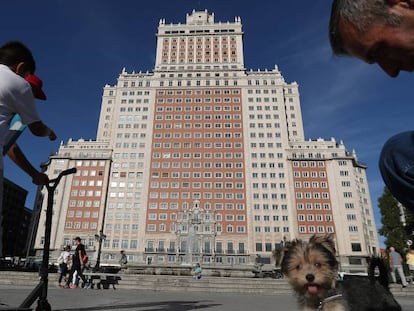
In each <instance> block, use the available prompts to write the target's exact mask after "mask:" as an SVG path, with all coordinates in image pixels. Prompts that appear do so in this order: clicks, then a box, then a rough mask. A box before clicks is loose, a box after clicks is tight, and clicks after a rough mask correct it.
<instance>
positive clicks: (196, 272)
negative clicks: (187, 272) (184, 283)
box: [193, 262, 203, 280]
mask: <svg viewBox="0 0 414 311" xmlns="http://www.w3.org/2000/svg"><path fill="white" fill-rule="evenodd" d="M202 272H203V268H201V265H200V263H199V262H197V264H196V266H195V269H194V275H193V278H194V279H196V280H199V279H201V273H202Z"/></svg>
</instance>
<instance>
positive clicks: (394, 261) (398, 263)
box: [388, 246, 407, 288]
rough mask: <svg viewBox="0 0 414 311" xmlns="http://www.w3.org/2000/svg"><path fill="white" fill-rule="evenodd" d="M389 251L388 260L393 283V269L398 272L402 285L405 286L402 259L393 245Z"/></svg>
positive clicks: (394, 281) (394, 280) (394, 278)
mask: <svg viewBox="0 0 414 311" xmlns="http://www.w3.org/2000/svg"><path fill="white" fill-rule="evenodd" d="M389 250H390V252H389V254H388V261H389V264H390V269H391V278H392V282H393V283H397V278H396V277H395V271H397V272H398V275H399V276H400V279H401V284H402V287H403V288H405V287H407V280H406V279H405V275H404V270H403V266H402V264H403V259H402V257H401V255H400V253H399V252H397V251H396V250H395V248H394V247H393V246H390V249H389Z"/></svg>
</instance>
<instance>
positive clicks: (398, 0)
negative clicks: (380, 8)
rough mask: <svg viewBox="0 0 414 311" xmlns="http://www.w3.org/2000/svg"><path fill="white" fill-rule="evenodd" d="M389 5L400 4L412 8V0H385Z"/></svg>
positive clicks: (413, 5)
mask: <svg viewBox="0 0 414 311" xmlns="http://www.w3.org/2000/svg"><path fill="white" fill-rule="evenodd" d="M385 2H386V3H387V4H388V5H389V6H394V5H401V6H404V7H407V8H411V9H413V8H414V0H385Z"/></svg>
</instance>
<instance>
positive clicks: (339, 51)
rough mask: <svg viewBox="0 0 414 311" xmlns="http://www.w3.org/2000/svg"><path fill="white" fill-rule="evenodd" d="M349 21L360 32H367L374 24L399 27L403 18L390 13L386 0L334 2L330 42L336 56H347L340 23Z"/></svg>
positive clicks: (341, 0)
mask: <svg viewBox="0 0 414 311" xmlns="http://www.w3.org/2000/svg"><path fill="white" fill-rule="evenodd" d="M341 21H347V22H349V23H351V24H352V25H354V26H355V27H356V29H357V30H359V31H361V32H362V31H367V30H368V29H369V27H370V25H372V24H373V23H380V24H381V23H382V24H385V25H390V26H398V25H399V24H400V23H401V18H400V17H399V16H396V15H394V14H391V13H390V12H389V6H388V5H387V3H386V0H333V3H332V9H331V19H330V21H329V40H330V42H331V48H332V51H333V52H334V54H336V55H347V54H348V53H347V51H346V49H345V46H344V42H343V38H342V36H341V29H340V22H341Z"/></svg>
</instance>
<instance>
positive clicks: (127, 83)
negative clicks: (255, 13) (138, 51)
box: [37, 11, 378, 265]
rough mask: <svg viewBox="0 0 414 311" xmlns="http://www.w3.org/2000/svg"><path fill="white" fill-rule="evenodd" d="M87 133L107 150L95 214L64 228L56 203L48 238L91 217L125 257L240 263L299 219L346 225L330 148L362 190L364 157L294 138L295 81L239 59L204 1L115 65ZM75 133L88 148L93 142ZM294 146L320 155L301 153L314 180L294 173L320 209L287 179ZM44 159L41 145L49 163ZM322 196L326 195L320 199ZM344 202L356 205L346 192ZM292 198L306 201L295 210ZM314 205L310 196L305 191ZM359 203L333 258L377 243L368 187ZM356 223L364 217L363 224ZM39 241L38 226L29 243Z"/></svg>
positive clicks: (295, 230)
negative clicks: (138, 61) (320, 176)
mask: <svg viewBox="0 0 414 311" xmlns="http://www.w3.org/2000/svg"><path fill="white" fill-rule="evenodd" d="M85 143H86V142H83V141H79V142H69V143H68V145H67V146H66V145H62V146H61V148H60V150H59V152H58V154H59V157H60V158H62V159H60V161H63V159H64V158H65V156H64V155H65V150H66V149H68V148H74V147H73V145H74V144H75V145H77V146H78V147H79V148H80V146H82V145H83V144H85ZM95 143H96V144H97V145H99V144H106V146H107V147H106V148H107V149H108V150H109V149H110V150H111V151H110V152H109V151H108V153H107V156H108V158H107V160H106V161H107V162H105V163H106V166H105V167H106V169H105V170H103V171H104V172H103V173H104V174H106V173H108V175H107V184H106V186H107V192H106V194H105V198H104V191H103V190H102V191H101V192H100V193H101V196H102V198H101V199H100V205H99V217H98V220H99V219H101V218H100V217H103V215H105V217H104V218H102V219H101V220H102V221H101V223H100V224H99V221H98V223H97V225H96V226H94V227H93V228H92V227H88V230H86V231H82V230H80V229H82V226H83V225H82V224H79V225H77V227H76V228H75V227H73V226H74V223H73V222H72V224H71V225H72V227H68V225H69V221H68V220H67V217H68V216H67V215H68V214H67V213H68V212H67V211H64V212H63V214H64V215H65V216H64V217H63V216H62V217H63V218H65V217H66V218H65V221H62V222H61V223H60V226H59V230H61V231H62V233H59V234H57V235H56V243H55V246H54V247H55V248H57V246H59V247H60V246H61V245H63V244H66V242H67V240H65V237H66V238H71V236H73V235H81V236H82V234H83V236H82V237H83V238H84V239H85V241H87V243H86V244H90V245H93V244H94V239H93V236H94V234H96V233H97V232H98V231H99V229H100V228H101V227H102V232H103V233H104V234H105V237H106V238H105V240H104V241H103V248H102V256H103V261H105V260H106V261H108V262H110V261H111V260H115V259H116V256H117V254H118V253H119V251H120V250H121V249H123V250H125V252H126V254H127V255H128V256H129V262H149V261H151V262H157V263H173V262H184V261H187V262H195V261H202V262H204V263H206V264H208V263H211V262H215V263H222V264H231V265H232V264H246V263H250V262H251V261H252V258H254V256H255V255H256V254H259V255H260V256H261V257H262V258H263V259H264V260H265V261H266V260H267V261H272V251H273V250H275V248H277V247H280V246H281V245H283V243H284V242H285V241H286V240H290V239H293V238H300V237H308V236H309V234H311V233H312V231H311V230H314V233H333V234H335V235H338V233H340V234H341V235H342V234H345V233H346V234H347V235H349V232H348V231H347V230H348V227H345V226H342V225H340V224H337V222H338V221H339V222H342V221H343V220H344V219H342V217H343V216H345V217H347V214H345V211H343V206H340V211H341V212H336V208H337V205H336V203H344V204H345V203H348V201H346V200H344V199H342V198H341V200H339V199H338V198H336V196H338V195H341V194H342V192H341V191H340V189H342V188H338V189H337V188H335V187H337V186H338V182H337V180H339V178H340V176H337V175H336V174H337V173H340V170H339V169H337V168H338V167H339V165H340V164H338V163H339V162H338V161H340V160H339V158H341V157H342V158H346V160H345V159H344V160H342V158H341V161H346V163H347V165H350V166H352V167H358V168H359V170H356V169H353V170H352V174H353V175H352V176H354V177H355V178H356V177H357V176H358V177H359V178H361V179H363V183H364V189H365V191H366V193H368V186H367V183H366V176H365V167H364V166H361V165H359V164H357V161H356V156H355V155H354V154H351V155H349V154H348V153H346V150H345V147H344V146H343V144H342V145H340V146H339V147H338V146H337V144H334V145H335V148H336V149H338V151H337V153H338V157H333V156H330V157H329V159H330V161H328V157H327V155H325V151H326V150H327V149H328V147H327V146H326V145H331V142H325V143H322V142H320V141H319V140H318V141H317V142H306V141H305V135H304V130H303V123H302V115H301V108H300V98H299V90H298V84H297V83H296V82H292V83H288V82H286V81H285V80H284V78H283V76H282V74H281V73H280V71H279V70H278V68H277V66H275V67H274V68H272V69H270V70H267V69H265V70H256V71H253V70H247V69H246V68H245V66H244V56H243V30H242V23H241V18H239V17H236V18H235V20H234V22H224V23H222V22H215V17H214V14H210V13H209V12H207V11H193V12H192V13H191V14H187V17H186V23H183V24H181V23H178V24H167V23H166V22H165V20H164V19H161V20H160V21H159V26H158V32H157V48H156V60H155V66H154V70H153V71H151V72H138V73H137V72H130V73H128V72H127V71H126V70H125V69H123V70H122V72H121V74H120V75H119V77H118V81H117V83H116V85H106V86H105V87H104V89H103V97H102V105H101V113H100V118H99V125H98V130H97V137H96V142H95ZM87 144H88V145H91V148H93V144H94V143H92V142H88V143H87ZM311 145H312V147H310V146H311ZM70 146H72V147H70ZM305 146H309V147H305ZM305 148H313V149H314V150H313V151H312V152H313V153H314V154H315V155H316V154H318V153H320V154H321V155H322V154H323V155H324V157H325V158H323V159H322V158H321V159H320V161H319V160H316V159H315V161H310V162H312V163H313V162H315V163H316V164H315V165H316V168H315V169H321V170H322V167H321V166H319V165H321V163H322V162H323V163H324V165H328V162H329V165H328V166H324V167H323V170H324V171H325V176H324V178H325V179H326V180H325V181H322V180H321V181H314V182H310V183H309V184H308V183H306V186H309V187H310V189H312V187H313V186H316V183H318V184H317V185H318V187H322V185H323V186H324V189H323V190H318V191H319V192H320V193H321V196H322V197H321V198H318V199H320V200H321V201H320V202H321V203H320V204H321V206H322V208H321V213H319V212H318V213H316V211H315V210H314V211H315V213H314V216H313V217H314V218H310V212H309V209H308V210H307V209H306V202H305V201H306V200H304V197H303V196H302V197H301V196H299V193H303V192H304V191H302V190H301V191H299V190H300V189H301V188H295V185H298V186H299V185H300V186H301V187H302V186H304V185H305V181H302V175H300V176H301V177H297V176H296V174H297V173H298V172H299V173H300V169H301V168H302V167H303V166H302V165H304V164H303V163H305V162H306V161H305V159H304V158H303V159H302V158H300V157H299V159H297V160H296V158H295V157H296V156H297V154H298V153H300V152H301V150H303V149H305ZM318 148H320V150H319V149H318ZM329 148H330V147H329ZM345 154H346V156H345ZM69 158H71V159H72V162H69V163H70V164H74V165H76V166H77V162H76V160H79V161H81V160H82V159H78V157H77V156H74V155H73V153H72V152H70V155H68V159H69ZM75 158H76V160H75ZM53 162H54V161H53V157H52V164H51V167H52V166H53ZM80 163H81V162H79V164H80ZM82 163H83V162H82ZM331 163H335V165H331ZM351 164H352V165H351ZM297 165H298V166H297ZM312 165H313V164H312ZM331 166H334V167H335V169H331V168H330V167H331ZM65 167H68V166H67V163H66V162H65ZM77 167H78V166H77ZM78 169H79V167H78ZM357 173H358V174H359V175H358V174H357ZM78 174H79V173H78ZM80 174H82V173H80ZM350 176H351V175H350ZM349 179H351V177H349ZM349 181H350V182H351V180H349ZM104 185H105V180H104V179H103V185H102V187H103V188H105V186H104ZM339 185H342V184H341V183H340V184H339ZM346 185H348V184H346ZM71 187H73V184H72V186H71ZM344 187H345V186H344ZM358 187H359V184H356V183H354V180H352V186H351V187H350V189H347V190H348V191H347V192H350V193H352V194H353V196H352V199H355V200H356V199H357V198H359V194H358V193H357V192H356V191H359V190H360V188H358ZM318 189H319V188H318ZM85 191H88V190H87V189H85ZM312 191H315V192H316V191H317V190H315V189H313V190H312ZM66 192H68V191H66ZM71 192H72V191H71ZM306 193H307V192H306ZM311 195H314V194H313V192H311ZM306 196H307V194H306ZM325 196H327V198H326V197H325ZM367 198H369V195H368V194H367ZM322 199H327V200H328V199H329V200H330V201H329V208H327V205H326V204H328V203H325V202H324V201H323V200H322ZM68 200H70V198H68ZM337 201H340V202H337ZM342 201H343V202H342ZM345 201H346V202H345ZM352 203H353V204H354V206H355V208H357V207H356V201H355V202H354V201H353V202H352ZM70 204H75V203H73V202H72V203H69V206H70ZM300 204H302V205H300ZM318 204H319V203H318ZM324 204H325V205H324ZM64 205H68V204H67V202H65V203H64ZM301 206H305V211H308V212H309V213H307V214H306V213H302V210H301V209H299V207H301ZM314 206H315V209H316V206H318V207H319V205H316V201H315V204H314ZM59 208H61V207H59V206H57V209H59ZM338 208H339V206H338ZM358 208H360V206H359V205H358ZM364 208H365V209H367V210H368V211H369V215H370V217H369V222H368V218H367V219H364V220H362V219H360V218H359V217H360V216H361V215H362V214H361V215H359V214H358V218H357V219H356V220H355V222H356V224H355V226H358V230H359V231H358V234H357V235H352V237H351V236H350V238H349V241H343V243H342V242H341V243H340V244H339V245H338V250H339V251H340V252H341V253H342V254H343V255H344V256H345V257H344V258H349V257H350V256H353V255H356V256H357V257H358V256H359V257H361V258H362V257H364V256H368V255H369V254H371V253H373V252H375V251H376V250H377V249H378V238H377V235H376V230H375V223H374V221H373V216H372V214H373V213H372V205H371V202H370V201H369V200H368V199H367V202H366V204H365V205H364ZM64 209H67V207H64ZM319 214H323V215H322V220H320V215H319ZM76 215H77V214H76V212H75V214H74V216H75V218H76ZM195 215H196V216H195ZM363 215H366V213H364V214H363ZM350 217H351V220H350V223H352V224H354V223H355V222H354V219H353V217H354V216H350ZM355 217H357V216H355ZM63 218H62V219H63ZM312 219H313V220H312ZM308 220H309V222H312V225H311V224H310V223H308V222H307V221H308ZM318 221H321V222H322V224H316V222H318ZM368 223H370V224H371V227H369V228H368V227H364V226H368ZM79 226H81V228H79ZM100 226H101V227H100ZM312 226H313V227H314V229H310V228H311V227H312ZM321 227H323V230H322V229H320V228H321ZM304 228H305V230H304ZM338 230H340V232H339V231H338ZM70 232H72V233H73V234H69V233H70ZM363 232H366V235H362V233H363ZM370 232H372V236H369V234H370ZM75 233H76V234H75ZM367 236H368V237H369V239H367ZM362 238H364V239H362ZM358 239H360V240H358ZM357 240H358V241H357ZM88 241H90V242H88ZM40 242H41V239H40V238H38V243H37V247H38V248H41V243H40ZM354 242H355V243H360V250H359V251H358V250H357V249H359V248H358V247H355V250H354V248H352V247H351V246H350V245H351V244H352V243H354ZM350 243H351V244H350Z"/></svg>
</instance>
